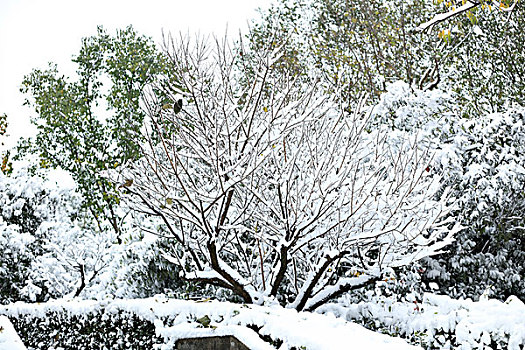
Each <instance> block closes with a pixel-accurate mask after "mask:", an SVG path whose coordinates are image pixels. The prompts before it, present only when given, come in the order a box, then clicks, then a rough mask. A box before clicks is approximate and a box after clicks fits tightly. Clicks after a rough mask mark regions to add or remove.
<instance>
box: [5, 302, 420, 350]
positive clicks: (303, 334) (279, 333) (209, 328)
mask: <svg viewBox="0 0 525 350" xmlns="http://www.w3.org/2000/svg"><path fill="white" fill-rule="evenodd" d="M99 308H105V312H106V313H117V312H119V311H124V312H131V313H133V314H136V315H138V316H140V317H142V318H143V319H146V320H149V321H152V322H154V324H155V325H156V328H157V333H158V334H159V335H161V336H163V337H164V338H165V340H166V344H165V345H163V346H161V349H171V348H172V346H173V345H174V344H175V342H176V341H177V340H178V339H181V338H192V337H204V336H223V335H233V336H235V337H237V338H238V339H239V340H240V341H241V342H243V343H245V344H246V345H247V346H248V347H249V348H250V349H261V350H263V349H264V350H266V349H273V347H272V346H271V345H270V344H269V343H267V342H264V341H263V340H262V339H261V338H260V337H259V335H258V334H257V332H255V331H254V330H252V329H251V328H248V327H247V326H248V325H249V326H252V327H254V328H257V329H259V331H258V333H259V334H260V335H268V336H270V337H271V338H272V339H273V340H278V339H279V340H282V341H283V345H281V347H280V349H289V348H290V347H293V346H295V347H298V348H300V347H302V346H303V347H306V348H307V349H309V350H311V349H339V348H345V347H346V346H348V345H349V344H351V345H352V346H355V347H356V348H369V349H374V350H380V349H385V350H386V349H388V350H397V349H399V350H401V349H407V350H408V349H418V348H417V347H415V346H412V345H409V344H407V343H406V342H405V341H404V340H402V339H399V338H393V337H389V336H387V335H383V334H379V333H375V332H373V331H370V330H368V329H366V328H364V327H362V326H360V325H357V324H355V323H352V322H348V321H345V320H344V319H342V318H337V317H335V316H333V315H321V314H312V313H308V312H297V311H295V310H291V309H284V308H282V307H280V306H277V305H276V306H271V307H262V306H256V305H244V304H233V303H227V302H219V301H204V302H194V301H186V300H176V299H167V298H165V297H161V296H158V297H155V298H148V299H131V300H114V301H82V300H69V301H67V300H57V301H51V302H48V303H42V304H27V303H21V302H17V303H15V304H11V305H8V306H3V307H1V308H0V313H3V314H7V315H10V316H15V317H20V316H23V315H25V314H32V315H33V316H39V317H44V316H45V315H46V313H47V312H52V311H55V312H61V311H62V312H68V313H70V314H74V315H82V314H86V313H89V312H90V311H94V310H96V309H99ZM203 318H204V319H205V320H209V323H208V322H203V321H202V319H203ZM168 319H169V320H170V321H169V322H167V320H168Z"/></svg>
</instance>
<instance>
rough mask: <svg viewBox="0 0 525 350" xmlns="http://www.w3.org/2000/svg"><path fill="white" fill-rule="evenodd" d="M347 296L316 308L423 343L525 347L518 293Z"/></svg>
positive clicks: (462, 347) (514, 349) (427, 346)
mask: <svg viewBox="0 0 525 350" xmlns="http://www.w3.org/2000/svg"><path fill="white" fill-rule="evenodd" d="M345 299H346V298H342V299H341V300H340V301H339V304H329V305H325V306H323V307H321V308H320V309H319V310H318V311H319V312H322V313H333V314H335V315H336V316H340V317H345V318H346V319H347V320H349V321H354V322H358V323H361V324H363V325H365V326H366V327H367V328H369V329H373V330H375V331H378V332H382V333H386V334H390V335H393V336H402V337H403V338H406V339H407V340H409V341H410V342H411V343H412V344H417V345H420V346H422V347H423V348H425V349H460V350H467V349H468V350H470V349H508V350H521V349H523V347H525V323H524V322H523V320H525V305H524V304H523V302H522V301H521V300H519V298H517V297H516V296H511V297H509V298H508V299H507V300H506V301H505V302H501V301H498V300H496V299H488V298H487V296H484V298H483V299H482V300H480V301H478V302H473V301H472V300H470V299H467V300H455V299H451V298H450V297H448V296H442V295H436V294H430V293H426V294H424V296H423V299H421V300H420V299H417V298H416V297H415V295H413V294H409V295H406V296H405V297H404V298H403V299H402V300H397V299H396V297H388V296H385V295H383V294H381V293H376V292H370V293H369V298H368V301H363V302H360V303H357V304H354V303H352V302H348V300H345ZM488 315H490V316H488Z"/></svg>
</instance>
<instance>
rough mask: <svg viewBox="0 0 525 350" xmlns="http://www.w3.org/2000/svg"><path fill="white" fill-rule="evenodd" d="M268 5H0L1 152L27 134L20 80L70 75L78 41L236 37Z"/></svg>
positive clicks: (10, 1)
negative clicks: (101, 35)
mask: <svg viewBox="0 0 525 350" xmlns="http://www.w3.org/2000/svg"><path fill="white" fill-rule="evenodd" d="M270 3H271V0H184V1H182V0H164V1H161V0H140V1H137V0H91V1H77V0H0V114H3V113H6V114H7V115H8V122H9V126H8V133H9V134H10V135H11V137H10V138H9V139H8V140H7V142H6V146H12V145H14V144H15V143H16V140H17V139H18V138H19V137H20V136H29V135H31V134H32V132H34V131H32V130H34V129H33V128H32V126H31V125H30V124H29V115H30V114H31V113H34V112H32V111H31V110H29V109H28V108H26V107H22V103H23V95H22V94H21V93H20V92H19V88H20V83H21V82H22V79H23V76H24V75H25V74H27V73H29V72H30V71H31V70H32V69H33V68H45V67H46V66H47V63H48V62H55V63H57V64H58V68H59V71H61V72H64V73H65V74H66V75H70V74H71V73H72V72H74V69H75V67H74V65H73V64H72V63H71V58H72V56H73V55H74V54H76V53H78V50H79V48H80V40H81V38H83V37H86V36H91V35H94V34H95V33H96V27H97V25H103V26H104V27H105V28H106V29H107V30H108V33H111V34H114V33H115V30H116V29H117V28H124V27H126V26H127V25H129V24H132V25H133V26H134V28H135V29H136V30H137V31H138V32H139V33H141V34H146V35H148V36H151V37H153V38H154V39H155V40H156V42H157V43H160V40H161V31H162V29H164V31H166V32H168V31H171V32H172V33H178V32H180V31H182V32H188V31H189V32H190V33H193V32H195V33H197V32H200V33H201V34H207V33H212V32H214V33H217V34H219V35H222V34H224V33H225V31H226V27H227V28H228V33H230V34H237V33H238V31H239V29H240V30H246V29H247V28H248V22H249V20H251V19H254V18H257V16H258V14H257V11H256V9H257V8H259V7H260V8H267V7H268V6H269V4H270Z"/></svg>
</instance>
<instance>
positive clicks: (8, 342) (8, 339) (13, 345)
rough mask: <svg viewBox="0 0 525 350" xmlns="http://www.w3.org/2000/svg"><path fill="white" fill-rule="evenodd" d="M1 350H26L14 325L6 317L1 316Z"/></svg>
mask: <svg viewBox="0 0 525 350" xmlns="http://www.w3.org/2000/svg"><path fill="white" fill-rule="evenodd" d="M0 349H5V350H26V347H25V346H24V343H22V340H20V337H19V336H18V334H17V333H16V331H15V329H14V328H13V325H12V324H11V322H10V321H9V319H8V318H7V317H5V316H0Z"/></svg>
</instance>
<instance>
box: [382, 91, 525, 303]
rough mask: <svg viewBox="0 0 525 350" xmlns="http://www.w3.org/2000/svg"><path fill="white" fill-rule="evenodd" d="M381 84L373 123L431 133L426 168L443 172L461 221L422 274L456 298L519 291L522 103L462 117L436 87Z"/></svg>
mask: <svg viewBox="0 0 525 350" xmlns="http://www.w3.org/2000/svg"><path fill="white" fill-rule="evenodd" d="M387 90H388V91H387V93H385V94H383V95H382V96H381V100H380V103H379V104H378V105H377V106H376V107H375V108H374V110H373V112H372V113H373V118H374V119H375V123H376V124H378V125H380V124H382V123H386V124H388V125H391V127H392V128H393V129H401V130H419V132H420V133H422V134H425V135H428V136H430V138H431V139H433V140H434V144H433V146H432V147H433V148H434V163H433V165H431V166H430V168H431V169H429V170H431V171H435V172H440V173H442V174H443V180H444V185H448V186H450V187H451V193H452V195H453V196H454V197H455V198H456V199H457V201H456V205H457V210H455V211H454V212H452V213H451V214H450V215H451V216H452V217H453V218H454V219H455V220H456V221H458V222H460V223H461V224H462V226H463V227H464V228H465V229H464V230H462V231H461V232H460V233H459V234H458V235H456V240H455V242H454V243H453V244H452V245H450V246H449V247H447V249H446V250H447V251H448V253H446V254H442V255H440V256H435V257H431V258H425V259H423V268H424V269H425V270H426V271H425V272H424V273H423V274H422V277H423V280H424V281H426V282H427V283H428V282H432V281H433V282H437V284H438V285H439V287H440V291H441V292H443V293H446V294H448V295H451V296H454V297H470V298H473V299H477V298H478V297H479V296H480V295H481V294H482V293H484V291H485V290H486V289H487V288H489V289H490V290H491V291H492V293H493V294H492V295H493V296H494V297H496V298H499V299H502V300H504V299H505V298H507V297H509V296H510V295H516V296H518V297H520V298H525V278H524V275H525V236H524V232H525V230H524V229H523V227H525V218H524V216H523V212H524V211H525V192H524V191H523V188H524V186H525V172H524V167H525V160H524V158H523V156H522V155H523V154H525V137H524V136H523V135H525V126H524V122H525V109H523V108H522V109H512V110H509V111H508V112H506V113H496V114H488V115H475V116H471V117H470V118H468V117H467V116H465V115H460V113H459V112H458V111H456V110H455V106H454V101H455V99H454V96H451V95H448V94H446V93H444V92H441V91H439V90H433V91H425V92H423V91H418V90H413V89H412V88H411V87H410V86H409V85H407V84H405V83H402V82H397V83H395V84H392V85H390V86H389V87H388V89H387ZM422 272H423V271H422Z"/></svg>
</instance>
